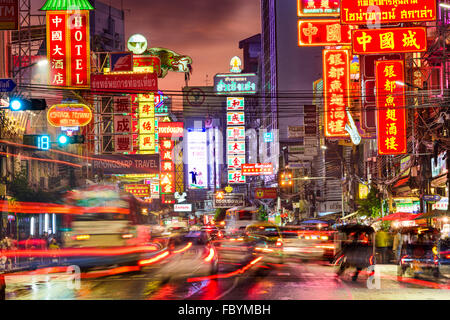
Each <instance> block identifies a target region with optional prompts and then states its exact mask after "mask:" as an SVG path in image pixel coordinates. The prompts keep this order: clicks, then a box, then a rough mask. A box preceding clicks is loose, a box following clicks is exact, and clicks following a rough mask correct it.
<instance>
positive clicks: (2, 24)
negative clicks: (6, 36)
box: [0, 0, 19, 30]
mask: <svg viewBox="0 0 450 320" xmlns="http://www.w3.org/2000/svg"><path fill="white" fill-rule="evenodd" d="M1 8H2V10H0V30H17V29H19V0H3V1H2V2H1Z"/></svg>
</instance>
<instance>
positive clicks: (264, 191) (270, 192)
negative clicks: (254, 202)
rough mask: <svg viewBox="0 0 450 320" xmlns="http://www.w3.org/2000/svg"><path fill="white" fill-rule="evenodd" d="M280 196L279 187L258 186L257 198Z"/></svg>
mask: <svg viewBox="0 0 450 320" xmlns="http://www.w3.org/2000/svg"><path fill="white" fill-rule="evenodd" d="M277 197H278V189H277V188H256V189H255V199H276V198H277Z"/></svg>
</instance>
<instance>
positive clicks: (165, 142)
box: [159, 139, 175, 194]
mask: <svg viewBox="0 0 450 320" xmlns="http://www.w3.org/2000/svg"><path fill="white" fill-rule="evenodd" d="M159 144H160V146H159V150H160V158H161V180H160V185H161V193H164V194H168V193H174V192H175V164H174V162H173V148H174V142H173V141H172V140H169V139H161V140H160V141H159Z"/></svg>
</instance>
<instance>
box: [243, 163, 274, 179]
mask: <svg viewBox="0 0 450 320" xmlns="http://www.w3.org/2000/svg"><path fill="white" fill-rule="evenodd" d="M272 174H273V164H272V163H245V164H242V175H244V176H259V175H272Z"/></svg>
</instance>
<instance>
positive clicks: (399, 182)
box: [394, 176, 409, 188]
mask: <svg viewBox="0 0 450 320" xmlns="http://www.w3.org/2000/svg"><path fill="white" fill-rule="evenodd" d="M408 182H409V176H408V177H405V178H402V179H400V180H398V181H397V183H396V184H394V188H400V187H403V186H405V185H406V184H407V183H408Z"/></svg>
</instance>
